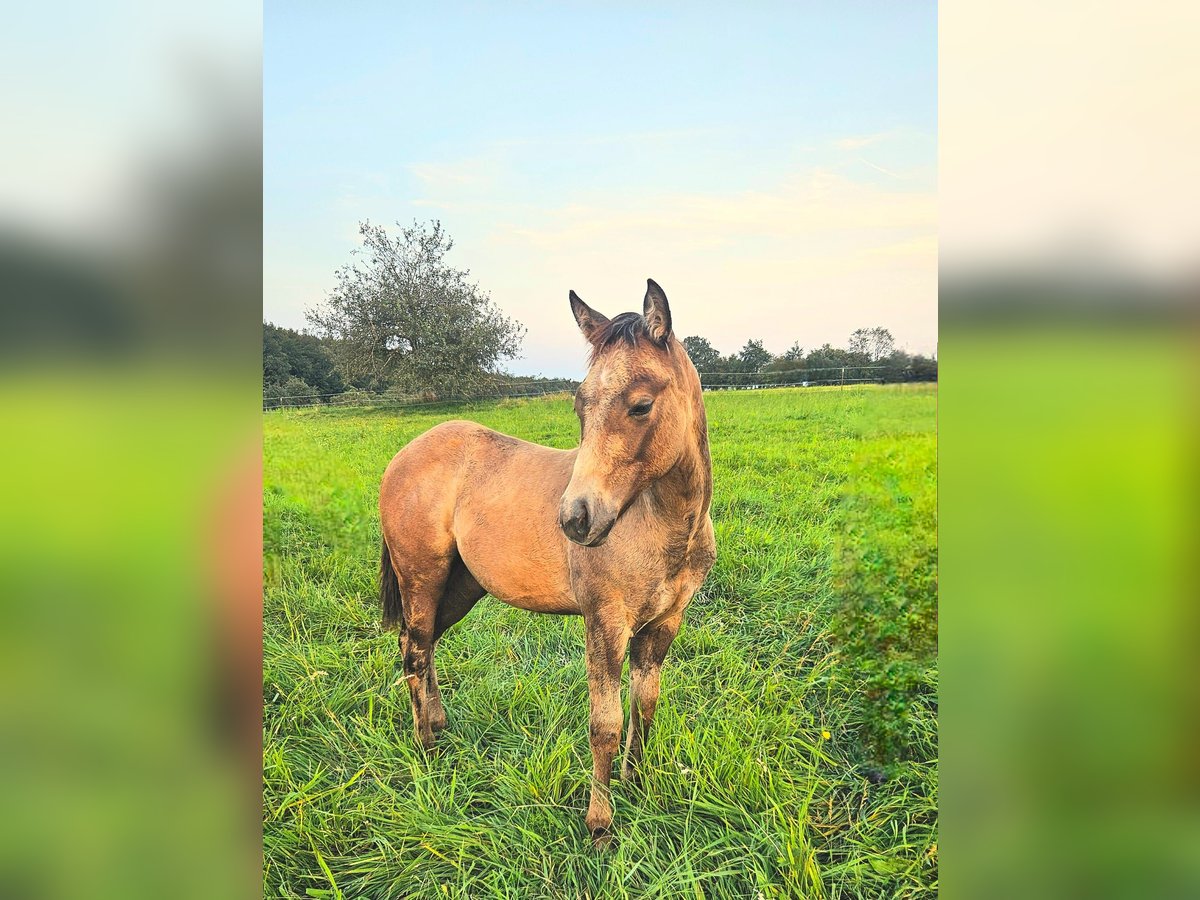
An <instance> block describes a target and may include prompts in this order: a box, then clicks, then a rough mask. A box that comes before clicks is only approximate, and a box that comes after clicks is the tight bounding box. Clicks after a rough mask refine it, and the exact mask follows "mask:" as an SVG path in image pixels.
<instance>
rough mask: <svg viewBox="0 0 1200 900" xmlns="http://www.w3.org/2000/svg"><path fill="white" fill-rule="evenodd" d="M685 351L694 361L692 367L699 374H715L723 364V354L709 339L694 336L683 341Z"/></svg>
mask: <svg viewBox="0 0 1200 900" xmlns="http://www.w3.org/2000/svg"><path fill="white" fill-rule="evenodd" d="M683 349H684V350H686V351H687V355H688V356H689V357H690V358H691V360H692V365H694V366H695V367H696V371H698V372H715V371H717V367H718V366H719V365H720V364H721V354H720V353H718V352H717V350H716V348H715V347H713V345H712V344H710V343H709V342H708V341H707V339H705V338H702V337H699V336H693V337H685V338H684V339H683Z"/></svg>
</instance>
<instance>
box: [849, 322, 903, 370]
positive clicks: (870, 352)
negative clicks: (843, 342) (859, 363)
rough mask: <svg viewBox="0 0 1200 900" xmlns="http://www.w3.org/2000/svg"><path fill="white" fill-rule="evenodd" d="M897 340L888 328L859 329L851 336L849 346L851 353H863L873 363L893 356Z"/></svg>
mask: <svg viewBox="0 0 1200 900" xmlns="http://www.w3.org/2000/svg"><path fill="white" fill-rule="evenodd" d="M895 344H896V342H895V339H894V338H893V337H892V333H891V332H890V331H888V330H887V329H886V328H859V329H857V330H856V331H855V332H854V334H852V335H850V343H849V344H848V345H847V347H846V349H848V350H849V351H850V352H851V353H861V354H862V355H863V356H865V357H867V359H869V360H870V361H871V362H872V363H877V362H879V361H880V360H881V359H883V358H884V357H887V356H891V355H892V351H893V350H894V349H895Z"/></svg>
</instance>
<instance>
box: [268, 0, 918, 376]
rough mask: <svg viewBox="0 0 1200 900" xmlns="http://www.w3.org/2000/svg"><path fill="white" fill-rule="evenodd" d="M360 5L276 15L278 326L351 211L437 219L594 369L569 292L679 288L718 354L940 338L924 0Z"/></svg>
mask: <svg viewBox="0 0 1200 900" xmlns="http://www.w3.org/2000/svg"><path fill="white" fill-rule="evenodd" d="M399 6H400V5H399V4H377V5H368V4H355V5H345V4H343V5H338V6H336V7H335V6H329V7H326V8H316V7H315V6H314V7H308V6H302V5H300V4H295V3H291V4H285V3H277V2H268V3H267V4H266V7H265V14H264V31H265V56H264V100H265V103H264V125H265V129H264V166H265V172H264V236H263V248H264V275H263V290H264V297H263V315H264V318H265V319H266V320H268V321H273V322H275V323H276V324H280V325H286V326H290V327H294V328H300V327H304V326H305V324H306V323H305V319H304V310H305V309H306V308H307V307H309V306H310V305H312V304H314V303H317V302H319V301H320V300H321V299H322V298H323V297H324V296H325V295H326V293H327V292H328V291H329V290H330V288H332V287H333V285H334V283H335V282H334V276H333V273H334V270H335V269H336V268H337V267H338V266H339V265H342V264H343V263H346V262H349V261H350V258H351V257H350V251H351V250H353V249H354V248H355V247H356V246H357V245H358V238H357V224H358V222H359V220H361V219H370V220H372V221H373V222H376V223H379V224H385V225H388V226H391V225H392V224H393V223H394V222H396V221H400V222H402V223H405V224H407V223H410V222H411V221H412V220H413V219H414V218H415V219H420V220H428V219H434V218H436V219H440V220H441V221H442V223H443V225H444V226H445V227H446V229H447V230H448V232H449V233H450V234H451V235H452V236H453V237H454V239H455V241H456V246H455V248H454V250H453V251H452V253H451V255H450V261H451V262H452V263H454V264H455V265H456V266H458V267H461V268H467V269H470V270H471V273H472V276H473V278H474V279H475V280H477V281H478V282H479V283H480V285H481V286H482V287H483V288H484V289H486V290H488V291H489V292H490V293H491V295H492V298H493V300H494V301H495V302H496V303H497V304H498V305H499V306H500V307H501V308H502V309H503V310H504V311H505V312H506V313H507V314H508V315H511V316H513V317H515V318H517V319H518V320H519V321H521V322H522V323H523V324H524V325H525V326H526V327H527V328H528V334H527V336H526V338H525V343H524V352H523V356H522V358H519V359H516V360H512V361H510V362H509V363H508V365H507V368H508V369H509V370H510V371H512V372H514V373H518V374H544V375H549V376H555V375H558V376H578V375H580V374H581V373H582V372H583V370H584V362H585V346H584V343H583V340H582V338H581V337H580V336H579V334H578V331H577V330H576V328H575V323H574V320H573V319H572V317H571V313H570V309H569V306H568V303H567V292H568V290H570V289H574V290H575V291H577V292H578V293H579V295H580V296H581V297H583V299H584V300H586V301H587V302H588V303H589V304H590V305H592V306H593V307H595V308H596V309H599V310H600V311H601V312H604V313H606V314H607V315H610V316H611V315H615V314H616V313H618V312H623V311H626V310H632V309H638V310H640V308H641V299H642V296H643V294H644V292H645V279H646V278H647V277H652V278H654V279H655V280H656V281H658V282H659V284H661V285H662V287H663V289H664V290H665V291H666V293H667V296H668V297H669V298H670V301H671V308H672V313H673V316H674V322H675V329H676V333H677V334H678V335H679V336H680V337H684V336H686V335H691V334H700V335H703V336H705V337H707V338H708V339H709V340H710V341H712V343H713V344H714V345H715V346H716V347H717V348H718V349H719V350H721V351H722V352H725V353H729V352H733V351H735V350H737V349H738V348H740V347H741V346H742V345H743V344H744V343H745V342H746V340H747V339H750V338H759V339H762V340H763V341H764V342H765V344H766V346H767V348H768V349H769V350H772V351H774V352H782V351H783V350H785V349H787V348H788V347H789V346H790V345H791V344H792V342H793V341H799V342H800V344H801V346H803V347H805V348H806V349H807V348H811V347H815V346H819V345H820V344H823V343H825V342H829V343H832V344H834V345H835V346H844V345H845V342H846V339H847V338H848V336H849V334H850V332H852V331H853V330H854V329H855V328H858V327H869V326H874V325H882V326H884V327H887V328H889V329H891V331H892V334H893V335H895V337H896V341H897V344H898V345H900V346H902V347H905V348H907V349H908V350H910V351H912V352H923V353H930V352H932V351H933V350H934V349H935V346H936V341H937V200H936V186H937V170H936V166H937V14H936V7H935V5H934V4H933V3H921V2H913V3H878V4H864V3H846V4H812V5H807V4H796V3H787V4H784V3H779V4H756V5H755V6H754V8H753V9H752V10H749V9H743V8H740V7H738V6H731V5H729V4H722V5H716V4H712V5H709V4H703V3H690V4H682V3H678V4H677V3H660V4H657V5H655V8H654V9H653V10H647V9H646V8H644V7H643V6H634V5H629V4H611V3H610V4H602V5H601V4H597V5H589V4H571V5H570V6H569V7H568V6H567V5H566V4H521V3H508V4H424V5H422V6H420V7H417V6H415V5H410V6H409V7H408V8H403V9H402V8H399Z"/></svg>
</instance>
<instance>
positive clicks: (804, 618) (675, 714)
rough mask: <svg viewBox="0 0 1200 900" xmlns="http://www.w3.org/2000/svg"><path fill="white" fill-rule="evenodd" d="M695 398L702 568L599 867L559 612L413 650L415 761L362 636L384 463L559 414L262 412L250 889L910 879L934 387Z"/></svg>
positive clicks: (928, 750) (842, 892) (488, 620)
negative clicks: (259, 720)
mask: <svg viewBox="0 0 1200 900" xmlns="http://www.w3.org/2000/svg"><path fill="white" fill-rule="evenodd" d="M705 401H706V405H707V407H708V412H709V429H710V434H711V439H712V451H713V469H714V478H715V494H714V501H713V520H714V523H715V526H716V534H717V553H718V556H717V563H716V566H715V567H714V569H713V571H712V573H711V575H710V576H709V579H708V581H707V582H706V584H705V586H704V587H703V588H702V590H701V592H700V593H699V594H698V595H697V597H696V599H695V600H694V601H693V603H692V605H691V606H690V607H689V609H688V613H687V619H686V622H685V625H684V627H683V630H682V631H681V633H680V635H679V638H678V639H677V640H676V642H675V644H674V646H673V647H672V650H671V654H670V656H669V657H668V659H667V663H666V665H665V666H664V670H663V694H662V700H661V702H660V704H659V707H658V714H657V717H656V719H655V723H654V730H653V732H652V735H651V741H650V746H649V748H648V750H647V755H646V759H645V769H644V771H645V779H644V782H643V785H642V786H641V787H640V788H637V789H631V788H628V787H626V786H624V785H622V784H620V783H615V787H614V806H615V811H616V820H615V826H616V835H617V842H616V845H615V846H614V847H613V848H612V849H611V850H610V851H609V852H607V853H597V852H596V851H594V850H593V848H592V846H591V841H590V840H589V838H588V836H587V834H586V830H585V828H584V825H583V813H584V811H585V809H586V806H587V796H588V780H589V773H590V766H591V762H590V754H589V750H588V742H587V689H586V678H585V672H584V664H583V649H582V646H583V643H582V621H581V620H580V619H578V618H576V617H572V618H560V617H554V616H535V615H532V614H529V613H526V612H522V611H519V610H514V609H511V608H509V607H507V606H505V605H504V604H502V603H500V602H498V601H496V600H494V599H491V598H486V599H485V600H484V601H483V602H482V603H480V604H479V606H477V607H476V608H475V610H474V611H473V612H472V613H471V615H470V616H468V617H467V618H466V619H465V620H464V621H463V623H462V624H460V625H459V626H458V627H457V628H455V629H454V630H453V631H451V632H450V633H449V634H448V635H447V636H446V637H445V638H443V640H442V641H441V643H440V644H439V646H438V671H439V676H440V679H441V683H442V691H443V696H444V698H445V701H446V706H447V710H448V713H449V717H450V728H449V729H448V730H447V731H446V732H444V733H443V734H442V736H441V738H440V742H439V747H440V751H439V753H438V754H437V755H436V756H434V757H432V758H426V757H425V756H423V755H422V754H421V753H420V752H419V751H418V750H417V748H416V745H415V742H414V739H413V735H412V725H411V716H410V713H409V710H408V698H407V690H406V689H405V688H404V687H403V685H402V684H398V683H397V677H396V671H395V664H396V649H395V638H394V636H392V635H385V634H383V633H381V632H380V630H379V626H378V620H379V612H378V609H377V603H378V601H377V596H376V570H377V566H378V544H379V530H378V523H377V516H376V512H375V504H376V498H377V491H378V484H379V478H380V476H381V474H382V472H383V469H384V467H385V466H386V464H387V462H388V460H389V459H390V458H391V457H392V455H393V454H394V453H395V452H396V451H397V450H398V449H399V448H400V447H402V446H403V445H404V444H405V443H406V442H407V441H408V440H410V439H412V438H413V437H415V436H416V435H418V434H420V433H421V432H422V431H424V430H426V429H427V428H429V427H430V426H432V425H434V424H436V423H437V422H439V421H443V420H445V419H447V418H454V417H458V418H469V419H473V420H475V421H478V422H482V423H483V424H485V425H488V426H490V427H493V428H497V429H499V430H501V431H505V432H507V433H510V434H514V435H517V436H520V437H523V438H526V439H528V440H534V441H538V442H541V443H546V444H550V445H553V446H557V447H571V446H574V444H575V441H576V436H577V433H578V426H577V423H576V420H575V417H574V414H573V412H572V409H571V404H570V401H569V400H567V399H547V400H536V401H509V402H505V403H499V404H486V405H482V404H481V405H476V406H469V407H457V408H453V409H451V408H444V409H440V408H439V409H425V410H419V411H414V410H407V411H398V410H386V409H381V410H332V409H330V410H294V411H284V412H272V413H269V414H267V415H266V416H265V450H264V457H265V462H264V484H265V494H266V496H265V539H266V549H265V569H266V572H265V578H266V607H265V612H264V669H263V690H264V694H263V699H264V704H265V712H264V716H265V720H264V734H263V743H264V747H263V756H264V759H263V778H264V787H263V790H264V835H263V838H264V844H265V873H264V884H265V892H266V895H267V896H272V897H305V896H317V897H347V898H357V897H395V898H401V897H520V898H527V897H572V898H573V897H691V898H695V897H730V898H745V897H749V898H754V897H760V896H761V897H916V896H931V895H933V894H935V893H936V891H937V851H936V828H937V809H936V790H937V772H936V753H937V737H936V724H937V723H936V677H937V669H936V627H937V625H936V549H935V526H936V512H935V504H934V497H935V494H934V490H935V482H934V471H933V466H934V450H935V443H934V437H933V428H934V409H935V395H934V393H933V390H932V389H931V388H928V387H923V388H860V389H854V390H836V389H835V390H820V389H807V390H804V389H799V390H772V391H755V392H739V393H716V394H709V395H706V397H705ZM826 735H828V737H826ZM885 776H886V777H885ZM881 779H883V780H881Z"/></svg>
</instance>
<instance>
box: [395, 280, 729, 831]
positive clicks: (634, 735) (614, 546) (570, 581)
mask: <svg viewBox="0 0 1200 900" xmlns="http://www.w3.org/2000/svg"><path fill="white" fill-rule="evenodd" d="M570 301H571V310H572V312H573V313H574V314H575V321H576V322H577V323H578V325H579V328H580V330H581V331H582V332H583V335H584V337H585V338H587V340H588V342H589V343H590V344H591V354H590V360H589V366H588V372H587V376H586V377H585V378H584V380H583V382H582V383H581V384H580V386H579V390H578V391H577V393H576V394H575V412H576V414H577V415H578V416H579V424H580V431H581V437H580V445H579V447H578V448H577V449H575V450H556V449H552V448H550V447H542V446H540V445H538V444H531V443H527V442H526V441H522V440H518V439H517V438H514V437H509V436H508V435H505V434H500V433H498V432H496V431H492V430H491V429H488V428H484V427H483V426H482V425H477V424H475V423H473V422H463V421H454V422H444V423H442V424H441V425H438V426H437V427H435V428H432V429H430V430H429V431H427V432H425V433H424V434H422V435H421V436H420V437H418V438H416V439H415V440H413V441H412V442H411V443H410V444H408V446H406V447H405V448H404V449H403V450H401V451H400V452H399V453H397V454H396V456H395V458H394V459H392V461H391V463H390V464H389V465H388V467H387V471H386V472H385V473H384V476H383V484H382V487H381V489H380V497H379V513H380V520H381V524H382V531H383V558H382V560H381V565H380V580H381V589H380V594H381V599H382V604H383V625H384V628H385V629H396V630H398V631H399V644H400V653H401V655H402V659H403V667H404V674H405V678H406V680H407V682H408V688H409V693H410V697H411V700H412V714H413V723H414V726H415V728H416V733H417V739H418V740H419V741H420V743H421V745H422V747H424V748H425V749H426V750H430V749H432V748H433V745H434V740H435V735H436V733H437V732H439V731H441V730H442V729H443V728H445V727H446V710H445V708H444V707H443V706H442V699H441V695H440V693H439V691H438V681H437V670H436V669H435V667H434V661H433V654H434V648H435V647H436V646H437V642H438V639H439V638H440V637H441V636H442V635H443V634H445V633H446V630H447V629H449V628H450V627H452V626H453V625H454V624H455V623H456V622H458V621H459V620H460V619H462V617H463V616H465V615H466V614H467V613H468V612H469V611H470V610H471V607H473V606H474V605H475V604H476V603H477V602H478V601H479V600H480V598H482V597H483V596H484V594H485V593H487V594H491V595H492V596H494V597H496V598H497V599H499V600H502V601H504V602H505V603H508V604H509V605H511V606H515V607H517V608H519V609H525V610H529V611H530V612H538V613H560V614H567V615H581V616H583V621H584V630H585V635H586V638H585V645H586V657H587V680H588V695H589V698H590V716H589V720H590V735H589V736H590V740H591V748H592V761H593V770H592V789H591V798H590V802H589V804H588V811H587V816H586V819H585V821H586V823H587V827H588V830H589V832H590V834H591V836H592V839H593V840H594V841H595V843H596V844H597V846H602V845H604V844H606V843H607V842H608V840H609V839H610V835H611V831H610V829H611V826H612V803H611V800H610V797H609V779H610V777H611V775H612V764H613V759H614V757H615V756H616V754H617V751H618V749H619V744H620V739H621V720H622V712H621V673H622V669H623V668H624V664H625V653H626V650H627V649H628V651H629V658H630V664H629V669H630V704H629V705H630V709H629V727H628V736H627V739H626V745H625V761H624V765H623V768H622V777H623V778H624V779H626V780H627V781H632V780H634V779H636V777H637V768H638V764H639V762H640V760H641V757H642V752H643V749H644V747H645V744H646V739H647V736H648V734H649V731H650V723H651V721H652V720H653V719H654V708H655V705H656V704H657V702H658V694H659V672H660V669H661V667H662V664H663V659H664V658H665V657H666V654H667V650H668V648H669V647H670V646H671V642H672V641H673V640H674V639H675V635H676V633H677V632H678V631H679V626H680V623H681V622H682V621H683V611H684V609H685V608H686V607H687V605H688V603H689V602H690V601H691V599H692V596H693V595H694V594H695V593H696V591H697V589H698V588H699V587H700V585H701V583H702V582H703V581H704V578H705V576H706V575H707V574H708V571H709V569H710V568H711V567H712V564H713V560H714V559H715V558H716V544H715V541H714V538H713V527H712V519H711V518H710V517H709V506H710V504H711V501H712V464H711V462H710V459H709V452H708V424H707V420H706V419H705V415H704V403H703V399H702V396H701V391H700V377H699V375H698V374H697V372H696V369H695V367H694V366H693V365H692V362H691V360H690V359H689V358H688V355H687V352H686V351H685V350H684V348H683V346H682V345H681V344H680V343H679V341H678V340H676V338H675V335H674V334H673V332H672V330H671V310H670V307H669V306H668V305H667V297H666V295H665V294H664V293H663V291H662V288H660V287H659V286H658V285H657V284H655V283H654V281H652V280H651V281H648V282H647V290H646V297H645V302H644V304H643V311H642V314H641V315H638V314H637V313H622V314H621V315H618V316H615V317H613V318H612V319H608V318H606V317H605V316H603V315H601V314H600V313H598V312H596V311H595V310H594V309H591V308H590V307H589V306H588V305H587V304H586V303H584V302H583V301H582V300H580V299H579V297H578V296H576V294H575V292H574V291H571V292H570Z"/></svg>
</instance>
